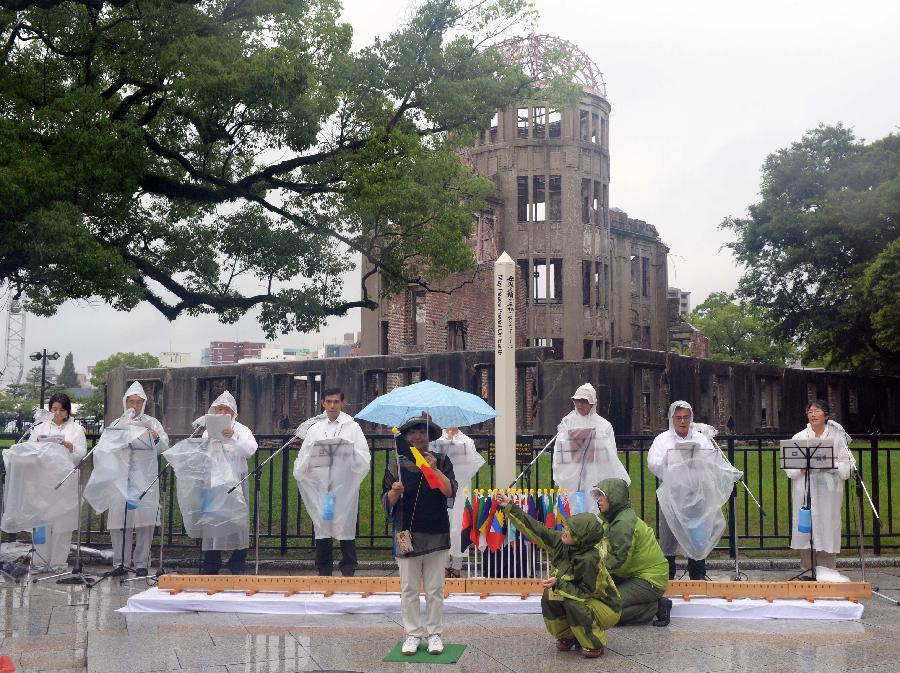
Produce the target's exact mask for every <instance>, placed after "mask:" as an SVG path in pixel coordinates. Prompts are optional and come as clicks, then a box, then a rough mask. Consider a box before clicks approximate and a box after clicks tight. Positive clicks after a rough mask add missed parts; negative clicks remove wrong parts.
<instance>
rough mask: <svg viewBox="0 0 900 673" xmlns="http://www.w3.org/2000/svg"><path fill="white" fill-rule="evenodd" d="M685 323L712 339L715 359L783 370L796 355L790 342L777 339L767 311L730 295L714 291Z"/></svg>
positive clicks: (712, 354) (711, 353) (710, 350)
mask: <svg viewBox="0 0 900 673" xmlns="http://www.w3.org/2000/svg"><path fill="white" fill-rule="evenodd" d="M685 320H687V321H688V322H689V323H690V324H692V325H693V326H694V327H696V328H697V329H699V330H700V331H701V332H703V334H704V335H705V336H706V337H708V338H709V357H710V358H712V359H714V360H734V361H737V362H766V363H769V364H773V365H779V366H782V367H783V366H784V365H786V364H787V363H788V361H789V360H790V359H791V358H792V357H793V356H794V355H795V354H796V353H795V349H794V348H793V346H791V344H790V342H788V341H785V340H783V339H778V338H775V337H774V336H773V333H774V331H775V330H774V324H773V322H772V319H771V317H770V316H769V315H768V312H767V311H766V309H763V308H759V307H758V306H752V305H748V304H738V303H736V302H735V298H734V295H732V294H729V293H728V292H713V293H712V294H711V295H709V296H708V297H707V298H706V300H705V301H704V302H703V303H702V304H700V305H698V306H697V308H695V309H694V310H693V311H691V312H690V313H688V314H687V315H686V316H685Z"/></svg>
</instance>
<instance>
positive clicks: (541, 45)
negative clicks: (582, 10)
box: [497, 35, 606, 98]
mask: <svg viewBox="0 0 900 673" xmlns="http://www.w3.org/2000/svg"><path fill="white" fill-rule="evenodd" d="M497 48H498V49H499V50H500V53H501V54H503V56H504V58H505V59H506V61H507V63H520V64H521V65H522V67H523V68H524V69H525V72H527V73H529V74H531V75H532V76H533V77H534V78H535V79H539V80H540V79H546V78H547V76H548V75H549V74H553V75H559V74H562V73H561V72H557V70H562V71H563V72H566V73H570V77H571V79H572V81H573V82H574V83H575V84H579V85H581V88H582V89H584V90H585V91H587V92H589V93H593V94H596V95H598V96H602V97H603V98H606V81H605V80H604V79H603V73H602V72H600V68H598V67H597V64H596V63H594V61H593V60H591V57H590V56H588V55H587V54H586V53H585V52H584V51H582V50H581V48H579V47H578V45H576V44H575V43H574V42H569V41H568V40H563V39H561V38H558V37H554V36H553V35H528V36H527V37H514V38H510V39H508V40H504V41H503V42H501V43H499V44H498V45H497ZM559 54H565V55H566V56H565V58H564V59H563V61H562V66H557V65H553V66H551V65H549V64H548V63H547V57H548V56H549V55H552V56H553V57H554V59H558V55H559Z"/></svg>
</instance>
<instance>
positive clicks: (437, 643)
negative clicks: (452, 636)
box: [428, 635, 444, 654]
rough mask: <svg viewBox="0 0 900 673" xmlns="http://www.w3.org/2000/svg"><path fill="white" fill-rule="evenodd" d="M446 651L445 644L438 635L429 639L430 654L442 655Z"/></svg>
mask: <svg viewBox="0 0 900 673" xmlns="http://www.w3.org/2000/svg"><path fill="white" fill-rule="evenodd" d="M443 651H444V643H443V642H441V637H440V636H438V635H434V636H429V637H428V654H441V653H442V652H443Z"/></svg>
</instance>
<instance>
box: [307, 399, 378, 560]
mask: <svg viewBox="0 0 900 673" xmlns="http://www.w3.org/2000/svg"><path fill="white" fill-rule="evenodd" d="M344 405H345V400H344V393H343V392H342V391H341V389H340V388H328V389H326V390H324V391H322V408H323V409H324V410H325V414H324V416H322V417H318V416H317V417H316V418H317V419H318V420H316V421H315V422H314V423H312V424H311V425H309V426H308V427H307V428H305V432H304V438H303V445H302V446H301V447H300V452H299V453H298V454H297V459H296V461H294V479H296V480H297V486H298V487H299V489H300V495H301V496H302V498H303V504H304V506H305V507H306V511H307V512H309V516H310V518H311V519H312V522H313V529H314V531H315V539H316V569H317V570H318V573H319V575H326V576H328V575H331V574H332V572H333V567H332V566H333V551H332V545H331V538H335V539H336V540H338V542H339V543H340V545H341V562H340V570H341V574H342V575H343V576H344V577H353V575H354V574H355V573H356V568H357V560H356V519H357V516H358V514H359V485H360V484H361V483H362V480H363V479H364V478H365V476H366V474H367V473H368V472H369V464H370V463H371V453H370V451H369V443H368V442H367V441H366V438H365V436H364V435H363V432H362V429H361V428H360V427H359V423H357V422H356V421H355V420H353V417H352V416H350V415H348V414H346V413H344V411H343V409H344ZM304 425H305V424H304ZM301 429H302V426H301ZM295 434H298V433H295ZM340 440H344V443H339V442H340Z"/></svg>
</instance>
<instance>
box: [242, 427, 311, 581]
mask: <svg viewBox="0 0 900 673" xmlns="http://www.w3.org/2000/svg"><path fill="white" fill-rule="evenodd" d="M295 439H298V437H297V435H296V434H293V435H291V438H290V439H289V440H288V441H286V442H285V443H284V444H282V446H281V448H280V449H278V450H277V451H275V452H274V453H273V454H272V455H271V456H269V457H268V458H266V459H265V460H264V461H263V462H261V463H260V464H259V465H257V466H256V467H254V468H253V469H252V470H250V471H249V472H247V474H246V475H245V476H244V477H243V478H242V479H241V480H240V481H239V482H238V483H236V484H235V485H234V486H232V487H231V488H229V489H228V491H227V492H228V493H232V492H234V490H235V489H236V488H237V487H238V486H240V485H241V484H243V483H244V482H245V481H247V480H248V479H249V478H250V475H255V477H256V479H255V480H254V489H253V490H254V497H255V500H256V503H255V506H254V511H253V528H254V537H255V543H254V544H255V547H256V567H255V569H254V571H253V574H254V575H259V488H260V484H259V475H260V474H261V473H262V469H263V468H264V467H265V466H266V465H267V464H268V463H270V462H271V461H272V460H273V459H274V458H275V456H277V455H278V454H280V453H281V452H282V451H284V450H285V449H286V448H287V447H288V446H289V445H290V444H291V443H292V442H293V441H294V440H295Z"/></svg>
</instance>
